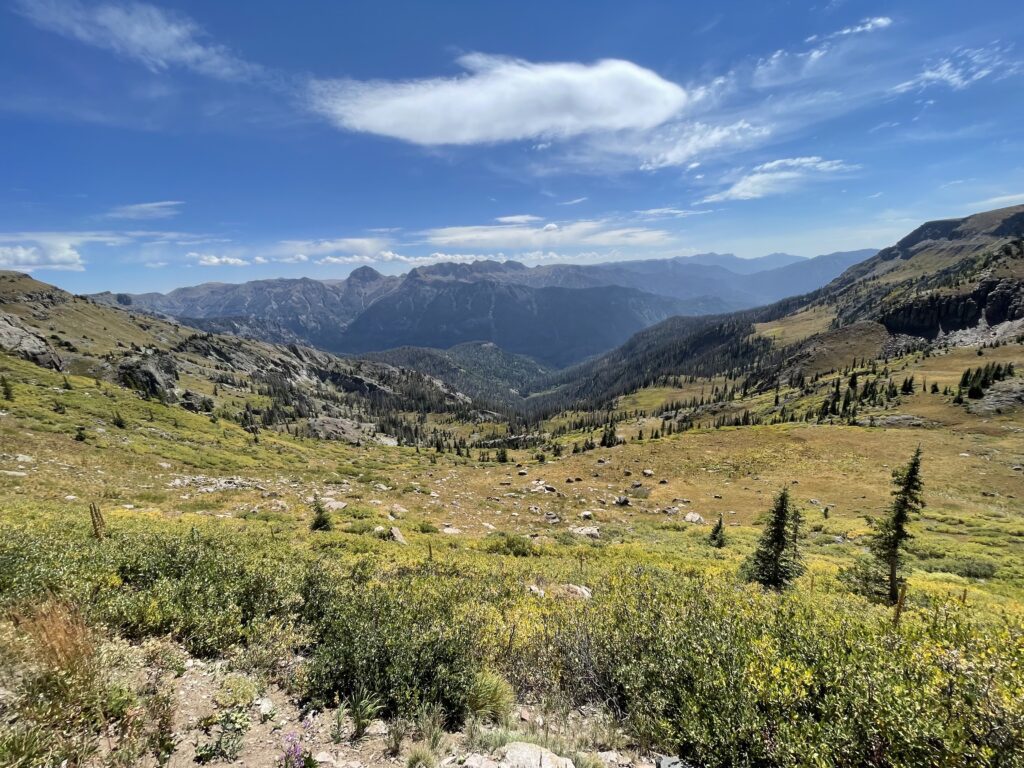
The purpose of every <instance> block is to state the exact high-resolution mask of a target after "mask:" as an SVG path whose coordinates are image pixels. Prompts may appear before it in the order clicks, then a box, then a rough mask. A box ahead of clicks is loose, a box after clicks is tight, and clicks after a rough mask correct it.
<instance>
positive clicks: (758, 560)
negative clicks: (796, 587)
mask: <svg viewBox="0 0 1024 768" xmlns="http://www.w3.org/2000/svg"><path fill="white" fill-rule="evenodd" d="M799 533H800V513H799V512H798V511H797V510H796V509H795V508H793V507H792V506H791V505H790V501H789V490H788V489H787V488H783V489H782V490H781V491H780V492H779V495H778V496H776V497H775V503H774V504H773V505H772V508H771V510H770V511H769V512H768V523H767V525H765V529H764V531H763V532H762V533H761V538H760V539H759V540H758V542H757V549H755V550H754V552H753V554H751V556H750V557H749V558H748V559H747V561H746V563H744V565H743V575H744V577H745V578H746V580H747V581H756V582H757V583H758V584H760V585H761V586H763V587H765V588H767V589H774V590H776V591H780V592H781V591H782V590H783V589H785V588H786V587H788V586H789V585H790V584H791V583H792V582H793V580H794V579H796V578H797V577H798V576H799V575H800V574H801V573H803V564H802V562H801V559H800V552H799V542H798V536H799Z"/></svg>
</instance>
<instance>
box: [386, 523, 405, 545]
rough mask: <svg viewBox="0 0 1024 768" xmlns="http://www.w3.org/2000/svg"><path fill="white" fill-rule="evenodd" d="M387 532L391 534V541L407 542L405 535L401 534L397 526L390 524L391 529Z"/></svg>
mask: <svg viewBox="0 0 1024 768" xmlns="http://www.w3.org/2000/svg"><path fill="white" fill-rule="evenodd" d="M389 533H390V534H391V540H392V541H393V542H395V543H397V544H403V545H404V544H408V543H409V542H407V541H406V540H405V536H403V535H402V532H401V531H400V530H398V528H397V526H391V531H390V532H389Z"/></svg>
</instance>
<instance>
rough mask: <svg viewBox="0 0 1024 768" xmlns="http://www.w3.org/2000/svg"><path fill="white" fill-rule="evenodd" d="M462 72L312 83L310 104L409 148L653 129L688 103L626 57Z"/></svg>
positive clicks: (492, 64) (482, 63) (506, 61)
mask: <svg viewBox="0 0 1024 768" xmlns="http://www.w3.org/2000/svg"><path fill="white" fill-rule="evenodd" d="M459 64H460V65H461V66H462V67H464V68H465V69H466V70H467V72H466V74H463V75H460V76H458V77H451V78H431V79H424V80H409V81H405V82H391V81H366V82H364V81H356V80H315V81H313V82H312V83H311V84H310V86H309V92H308V96H309V100H310V104H311V105H312V107H313V109H314V110H316V111H317V112H320V113H322V114H324V115H326V116H327V117H328V118H330V119H331V120H332V121H333V122H334V123H335V124H336V125H338V126H339V127H341V128H344V129H346V130H352V131H361V132H365V133H375V134H378V135H381V136H390V137H392V138H396V139H401V140H403V141H408V142H412V143H414V144H423V145H441V144H487V143H495V142H504V141H516V140H522V139H537V138H565V137H570V136H578V135H581V134H586V133H592V132H598V131H618V130H628V129H646V128H653V127H655V126H657V125H660V124H661V123H663V122H665V121H666V120H668V119H670V118H671V117H673V116H674V115H676V114H677V113H678V112H679V111H680V110H681V109H682V108H683V107H684V106H686V104H687V103H688V102H689V101H690V99H691V97H690V95H689V94H688V93H687V92H686V91H685V90H684V89H683V88H681V87H680V86H679V85H677V84H675V83H672V82H669V81H668V80H665V79H663V78H661V77H659V76H658V75H657V74H656V73H654V72H652V71H651V70H649V69H644V68H643V67H639V66H637V65H636V64H633V63H632V62H629V61H622V60H618V59H605V60H603V61H598V62H596V63H594V64H578V63H554V64H535V63H531V62H528V61H523V60H521V59H511V58H505V57H496V56H487V55H483V54H471V55H468V56H463V57H462V58H460V59H459Z"/></svg>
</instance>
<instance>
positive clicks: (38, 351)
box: [0, 312, 62, 370]
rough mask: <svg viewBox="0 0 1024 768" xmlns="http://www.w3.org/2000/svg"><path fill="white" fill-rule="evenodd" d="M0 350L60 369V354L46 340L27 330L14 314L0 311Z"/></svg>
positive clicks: (46, 366) (47, 366) (44, 365)
mask: <svg viewBox="0 0 1024 768" xmlns="http://www.w3.org/2000/svg"><path fill="white" fill-rule="evenodd" d="M0 350H3V351H4V352H7V353H8V354H11V355H18V356H19V357H23V358H24V359H26V360H29V361H31V362H33V363H35V364H36V365H41V366H43V367H44V368H53V369H55V370H60V369H61V366H62V362H61V359H60V356H59V355H58V354H57V353H56V352H55V351H54V350H53V348H52V347H51V346H50V345H49V344H47V343H46V340H45V339H43V338H42V337H41V336H38V335H37V334H35V333H32V331H30V330H28V329H27V328H26V327H25V326H24V325H22V324H21V321H20V320H19V319H18V318H17V317H15V316H14V315H9V314H7V313H6V312H0Z"/></svg>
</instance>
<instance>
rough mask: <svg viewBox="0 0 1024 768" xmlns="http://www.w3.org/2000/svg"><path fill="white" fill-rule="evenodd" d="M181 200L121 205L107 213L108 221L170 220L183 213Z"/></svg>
mask: <svg viewBox="0 0 1024 768" xmlns="http://www.w3.org/2000/svg"><path fill="white" fill-rule="evenodd" d="M184 204H185V203H183V202H182V201H181V200H162V201H160V202H157V203H133V204H131V205H119V206H117V207H116V208H113V209H111V210H110V211H108V212H107V214H106V218H108V219H170V218H173V217H174V216H177V215H178V214H179V213H181V206H183V205H184Z"/></svg>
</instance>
